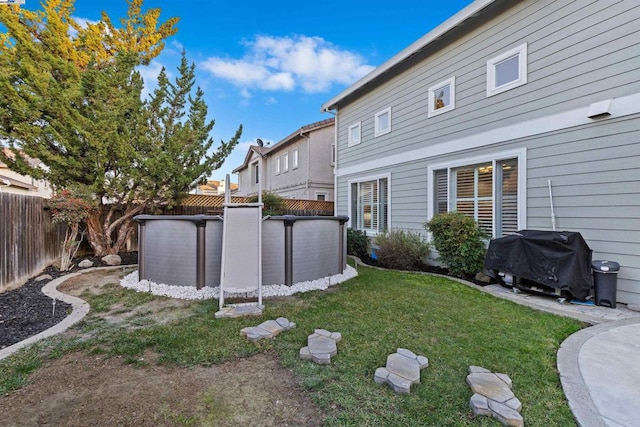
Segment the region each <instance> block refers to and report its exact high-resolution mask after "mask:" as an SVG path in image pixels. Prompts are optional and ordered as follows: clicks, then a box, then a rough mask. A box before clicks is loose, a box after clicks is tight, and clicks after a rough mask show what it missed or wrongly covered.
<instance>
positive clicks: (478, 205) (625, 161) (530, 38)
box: [322, 0, 640, 304]
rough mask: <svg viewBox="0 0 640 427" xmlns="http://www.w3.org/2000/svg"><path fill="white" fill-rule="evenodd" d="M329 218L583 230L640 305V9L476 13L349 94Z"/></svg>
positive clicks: (601, 6) (516, 8)
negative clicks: (451, 214)
mask: <svg viewBox="0 0 640 427" xmlns="http://www.w3.org/2000/svg"><path fill="white" fill-rule="evenodd" d="M322 109H323V111H327V112H329V111H331V112H333V114H336V144H337V155H336V170H335V175H336V200H335V203H336V214H340V215H348V216H349V217H350V226H351V227H354V228H357V229H362V230H366V231H367V232H368V234H370V235H375V234H376V233H378V232H381V231H382V230H384V229H392V228H402V229H412V230H417V231H421V232H423V233H425V234H426V231H425V230H424V228H423V224H424V222H425V221H427V220H429V219H430V218H431V217H433V215H435V214H437V213H439V212H444V211H451V210H457V211H461V212H464V213H466V214H467V215H470V216H473V217H474V218H475V219H476V220H477V221H478V222H479V223H480V224H481V226H482V227H484V228H485V229H486V230H487V231H489V232H490V233H491V235H492V236H494V237H500V236H503V235H505V234H509V233H512V232H514V231H516V230H520V229H538V230H551V229H552V227H553V222H552V218H551V200H552V201H553V206H554V208H555V209H554V211H555V227H556V229H557V230H570V231H578V232H580V233H581V234H582V236H583V237H584V238H585V239H586V241H587V243H588V244H589V246H590V247H591V249H592V250H593V258H594V259H610V260H613V261H617V262H619V263H620V264H621V269H620V272H619V274H618V296H617V299H618V301H619V302H623V303H634V304H640V2H637V1H613V0H599V1H569V0H536V1H534V0H523V1H515V0H511V1H504V0H477V1H475V2H473V3H472V4H470V5H469V6H468V7H466V8H465V9H463V10H461V11H460V12H458V13H457V14H456V15H454V16H452V17H451V18H450V19H448V20H447V21H445V22H444V23H442V24H441V25H440V26H438V27H436V28H435V29H433V30H432V31H431V32H429V33H428V34H426V35H425V36H423V37H422V38H420V39H419V40H418V41H416V42H415V43H413V44H412V45H410V46H409V47H407V48H406V49H404V50H403V51H401V52H400V53H398V54H397V55H395V56H394V57H393V58H391V59H390V60H388V61H387V62H385V63H384V64H382V65H381V66H380V67H378V68H377V69H375V70H374V71H372V72H371V73H370V74H368V75H367V76H365V77H363V78H362V79H361V80H359V81H357V82H356V83H354V84H353V85H352V86H351V87H349V88H347V89H346V90H345V91H343V92H342V93H340V94H338V95H337V96H335V97H334V98H333V99H331V100H329V101H327V102H326V103H325V104H323V106H322Z"/></svg>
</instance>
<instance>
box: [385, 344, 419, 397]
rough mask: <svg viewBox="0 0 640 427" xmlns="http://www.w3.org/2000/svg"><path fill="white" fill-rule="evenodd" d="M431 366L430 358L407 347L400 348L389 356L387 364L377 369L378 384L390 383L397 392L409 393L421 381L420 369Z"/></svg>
mask: <svg viewBox="0 0 640 427" xmlns="http://www.w3.org/2000/svg"><path fill="white" fill-rule="evenodd" d="M427 366H429V359H427V358H426V357H424V356H418V355H416V354H415V353H413V352H412V351H410V350H407V349H406V348H399V349H398V350H397V351H396V352H395V353H393V354H390V355H389V356H388V357H387V365H386V366H385V367H384V368H378V369H376V372H375V374H374V376H373V380H374V381H375V382H376V384H389V386H390V387H391V388H392V389H393V391H395V392H396V393H402V394H408V393H409V392H410V391H411V385H413V384H418V383H420V370H422V369H424V368H426V367H427Z"/></svg>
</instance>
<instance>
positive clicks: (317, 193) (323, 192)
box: [316, 191, 329, 201]
mask: <svg viewBox="0 0 640 427" xmlns="http://www.w3.org/2000/svg"><path fill="white" fill-rule="evenodd" d="M320 194H324V201H327V200H329V193H328V192H326V191H316V200H318V196H319V195H320Z"/></svg>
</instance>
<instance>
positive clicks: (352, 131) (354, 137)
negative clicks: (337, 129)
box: [348, 122, 361, 147]
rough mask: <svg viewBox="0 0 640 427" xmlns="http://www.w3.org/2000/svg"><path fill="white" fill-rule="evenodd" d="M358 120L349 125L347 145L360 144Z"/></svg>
mask: <svg viewBox="0 0 640 427" xmlns="http://www.w3.org/2000/svg"><path fill="white" fill-rule="evenodd" d="M360 129H361V126H360V122H358V123H356V124H353V125H351V126H349V143H348V145H349V147H351V146H352V145H358V144H360Z"/></svg>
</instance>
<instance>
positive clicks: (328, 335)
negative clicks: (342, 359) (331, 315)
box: [300, 329, 342, 365]
mask: <svg viewBox="0 0 640 427" xmlns="http://www.w3.org/2000/svg"><path fill="white" fill-rule="evenodd" d="M341 339H342V335H341V334H340V332H329V331H327V330H325V329H316V330H315V332H314V333H313V334H311V335H309V336H308V337H307V346H306V347H302V348H301V349H300V358H301V359H303V360H312V361H313V362H315V363H317V364H319V365H328V364H329V363H331V357H332V356H335V355H336V354H338V346H337V343H338V342H340V340H341Z"/></svg>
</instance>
